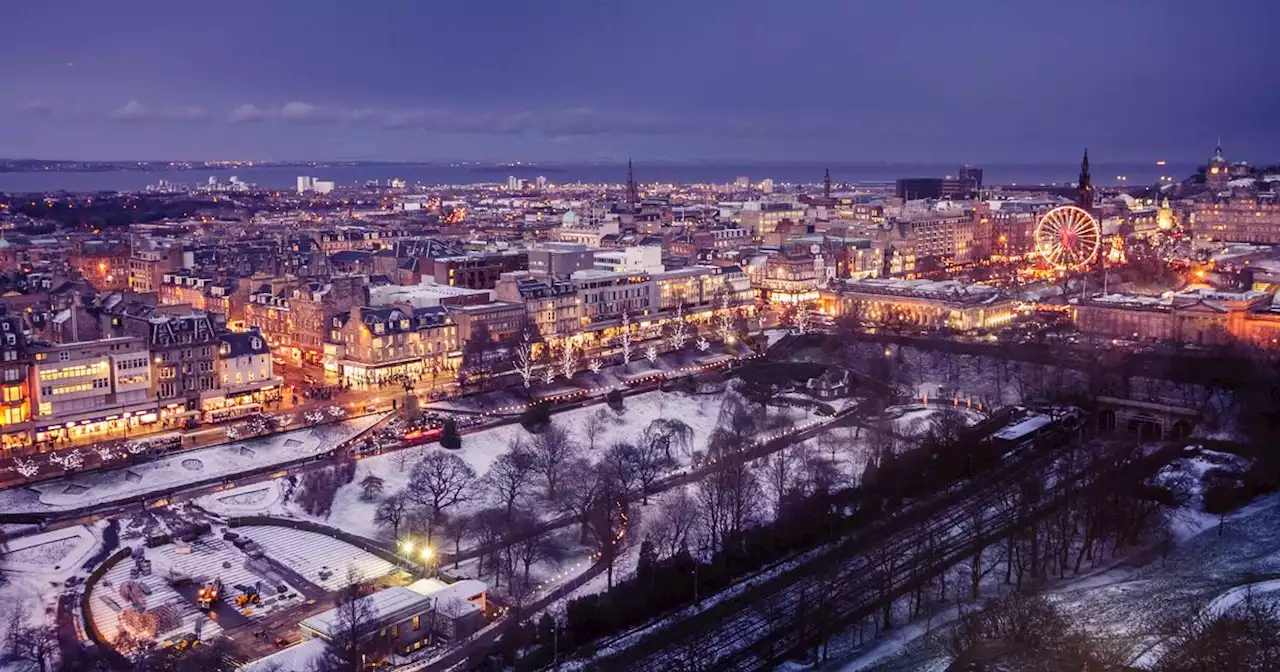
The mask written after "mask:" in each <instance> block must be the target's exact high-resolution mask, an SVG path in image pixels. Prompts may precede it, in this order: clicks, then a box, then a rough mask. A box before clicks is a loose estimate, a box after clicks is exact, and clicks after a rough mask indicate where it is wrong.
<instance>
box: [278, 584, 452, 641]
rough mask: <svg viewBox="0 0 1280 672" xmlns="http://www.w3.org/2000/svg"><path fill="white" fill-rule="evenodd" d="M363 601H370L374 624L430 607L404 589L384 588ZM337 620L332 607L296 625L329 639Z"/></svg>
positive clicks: (336, 612) (336, 611)
mask: <svg viewBox="0 0 1280 672" xmlns="http://www.w3.org/2000/svg"><path fill="white" fill-rule="evenodd" d="M365 599H368V600H369V601H370V604H371V606H372V611H373V614H374V621H375V622H379V621H381V620H382V619H386V618H390V617H392V616H394V615H396V614H398V613H400V612H403V611H406V610H409V609H413V608H415V607H419V606H420V607H422V608H424V609H425V608H427V607H430V606H431V601H430V600H429V599H428V598H427V597H426V596H425V595H423V594H422V593H418V592H414V591H412V590H409V589H408V588H404V587H395V588H384V589H382V590H379V591H378V592H376V593H374V594H372V595H370V596H368V597H367V598H365ZM339 620H340V616H339V614H338V608H337V607H334V608H333V609H330V610H328V611H323V612H320V613H318V614H316V615H314V616H310V617H308V618H306V619H303V621H302V622H301V623H299V624H298V625H300V626H301V627H304V628H307V629H308V630H311V631H313V632H315V633H317V634H319V635H320V636H322V637H331V636H332V635H333V629H334V628H335V627H336V626H337V625H338V622H339Z"/></svg>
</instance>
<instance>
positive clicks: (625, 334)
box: [617, 312, 635, 366]
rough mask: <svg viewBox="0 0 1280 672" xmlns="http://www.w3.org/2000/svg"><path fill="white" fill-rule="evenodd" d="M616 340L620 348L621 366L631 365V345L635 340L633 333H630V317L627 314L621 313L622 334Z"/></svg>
mask: <svg viewBox="0 0 1280 672" xmlns="http://www.w3.org/2000/svg"><path fill="white" fill-rule="evenodd" d="M617 339H618V345H620V346H622V365H623V366H626V365H627V364H630V363H631V344H632V343H633V342H634V340H635V333H634V332H632V331H631V315H630V314H629V313H627V312H623V313H622V332H621V333H619V334H618V336H617Z"/></svg>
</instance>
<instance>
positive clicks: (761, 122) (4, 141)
mask: <svg viewBox="0 0 1280 672" xmlns="http://www.w3.org/2000/svg"><path fill="white" fill-rule="evenodd" d="M7 2H9V3H11V4H13V5H14V6H15V7H17V6H19V5H20V7H21V9H20V10H18V9H15V8H13V7H11V8H10V10H9V11H6V12H4V15H5V22H6V26H5V31H4V36H3V40H2V41H0V48H3V52H4V56H3V57H2V58H0V82H3V83H4V86H3V87H0V156H4V157H37V158H57V159H97V160H108V159H260V160H269V159H277V160H279V159H317V160H332V159H380V160H397V161H399V160H444V159H478V160H517V159H523V160H564V161H575V160H596V159H600V160H617V159H620V158H625V157H628V156H632V157H636V158H637V159H640V160H659V159H674V160H683V159H744V158H745V159H753V160H765V161H769V160H835V161H921V162H961V161H968V162H976V163H982V162H1056V161H1075V160H1077V157H1078V156H1079V153H1080V150H1081V149H1082V148H1083V147H1086V146H1087V147H1089V148H1090V152H1091V154H1092V155H1093V156H1095V157H1099V160H1108V161H1143V162H1145V161H1148V160H1150V159H1151V158H1153V157H1158V158H1165V159H1168V160H1171V161H1172V160H1200V159H1203V158H1204V157H1207V156H1208V155H1209V154H1210V153H1211V152H1212V150H1213V146H1214V143H1215V141H1216V140H1217V139H1218V138H1219V137H1221V138H1222V142H1223V145H1224V147H1226V148H1227V150H1228V154H1229V155H1230V157H1231V158H1241V159H1252V160H1254V161H1259V162H1265V161H1273V160H1280V39H1277V31H1280V2H1278V1H1277V0H1257V1H1252V0H1149V1H1136V0H1135V1H1126V0H1102V1H1096V2H1095V1H1081V2H1065V1H1058V2H1049V1H1043V0H1024V1H1014V0H1006V1H1000V0H965V1H951V0H938V1H934V2H926V1H924V0H914V1H911V0H892V1H890V0H883V1H873V0H843V1H835V0H831V1H826V0H790V1H787V2H779V1H772V2H762V1H758V0H732V1H730V0H706V1H703V0H672V1H669V2H668V1H664V0H652V1H648V2H626V3H623V2H612V1H609V0H582V1H559V0H539V1H536V2H533V1H526V0H507V1H502V2H499V1H494V0H462V1H457V2H455V1H446V0H414V1H408V0H405V1H402V2H397V1H393V0H363V1H359V2H357V1H355V0H349V1H344V2H338V1H335V0H310V1H309V2H292V1H284V0H278V1H275V0H272V1H268V0H254V1H243V2H242V1H239V0H216V1H202V2H194V1H193V2H188V1H185V0H183V1H165V2H160V1H151V0H128V1H127V2H103V1H98V0H85V1H83V2H59V1H57V0H48V1H43V2H35V1H32V2H20V3H19V0H7Z"/></svg>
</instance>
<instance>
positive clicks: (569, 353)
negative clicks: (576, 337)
mask: <svg viewBox="0 0 1280 672" xmlns="http://www.w3.org/2000/svg"><path fill="white" fill-rule="evenodd" d="M577 370H578V350H577V348H576V347H574V345H573V341H571V340H569V339H567V338H566V339H564V345H561V346H560V377H561V378H564V379H565V380H569V379H571V378H573V374H574V373H575V372H577Z"/></svg>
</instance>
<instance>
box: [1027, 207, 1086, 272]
mask: <svg viewBox="0 0 1280 672" xmlns="http://www.w3.org/2000/svg"><path fill="white" fill-rule="evenodd" d="M1101 246H1102V228H1101V227H1099V226H1098V220H1096V219H1094V218H1093V215H1091V214H1089V213H1088V211H1086V210H1084V209H1083V208H1080V207H1077V206H1074V205H1062V206H1058V207H1056V208H1054V209H1052V210H1050V211H1049V212H1046V213H1044V216H1043V217H1041V218H1040V221H1039V222H1038V223H1037V224H1036V252H1039V253H1040V256H1041V257H1043V258H1044V260H1045V261H1047V262H1048V263H1049V265H1050V266H1053V267H1054V268H1056V269H1058V270H1080V269H1083V268H1085V267H1087V266H1088V265H1089V264H1091V263H1093V261H1094V259H1097V258H1098V250H1099V249H1100V247H1101Z"/></svg>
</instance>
